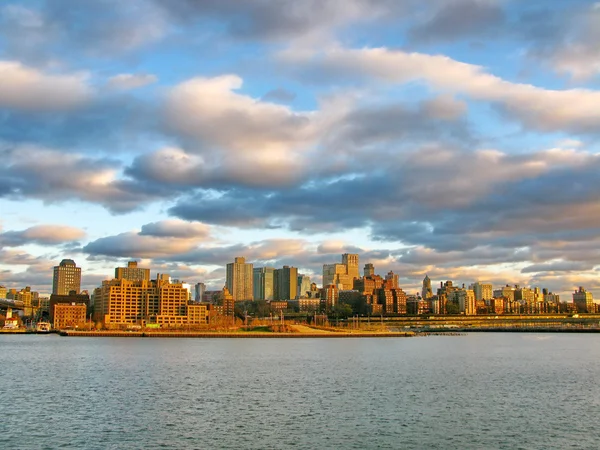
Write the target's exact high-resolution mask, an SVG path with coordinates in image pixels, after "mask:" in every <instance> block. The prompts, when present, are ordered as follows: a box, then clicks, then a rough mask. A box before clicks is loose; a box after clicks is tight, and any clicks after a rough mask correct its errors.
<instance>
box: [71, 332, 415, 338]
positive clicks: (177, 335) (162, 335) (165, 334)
mask: <svg viewBox="0 0 600 450" xmlns="http://www.w3.org/2000/svg"><path fill="white" fill-rule="evenodd" d="M60 335H61V336H66V337H128V338H129V337H132V338H133V337H138V338H140V337H144V338H226V339H253V338H261V339H264V338H361V337H362V338H380V337H385V338H398V337H413V336H416V335H417V333H415V332H413V331H403V332H355V333H351V332H323V331H321V330H315V331H314V332H300V333H298V332H296V333H294V332H290V333H268V332H267V333H265V332H243V331H232V332H219V331H214V332H211V331H205V332H195V331H189V332H188V331H72V330H67V331H61V332H60Z"/></svg>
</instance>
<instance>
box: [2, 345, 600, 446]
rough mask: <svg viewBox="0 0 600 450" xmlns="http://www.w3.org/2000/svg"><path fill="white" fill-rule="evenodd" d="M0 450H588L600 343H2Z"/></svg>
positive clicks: (598, 405)
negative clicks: (580, 449) (585, 449)
mask: <svg viewBox="0 0 600 450" xmlns="http://www.w3.org/2000/svg"><path fill="white" fill-rule="evenodd" d="M0 350H1V353H2V359H1V360H0V448H6V449H55V448H72V449H155V448H173V449H212V448H231V449H234V448H240V449H246V448H247V449H287V448H295V449H353V448H355V449H370V448H373V449H384V448H392V449H467V448H468V449H471V448H472V449H488V448H499V449H519V448H520V449H568V448H573V449H575V448H589V449H593V448H598V447H599V446H600V438H599V436H600V432H599V431H598V427H599V425H598V419H599V417H600V387H599V382H598V375H599V374H600V335H590V334H582V335H577V334H530V333H523V334H518V333H506V334H503V333H481V334H476V333H473V334H469V335H466V336H453V337H443V336H429V337H419V338H363V339H168V338H164V339H154V338H145V339H144V338H66V337H59V336H56V335H47V336H36V335H25V336H20V335H3V336H0Z"/></svg>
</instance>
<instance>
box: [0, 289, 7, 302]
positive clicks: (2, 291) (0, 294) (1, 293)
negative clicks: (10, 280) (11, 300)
mask: <svg viewBox="0 0 600 450" xmlns="http://www.w3.org/2000/svg"><path fill="white" fill-rule="evenodd" d="M7 293H8V289H6V287H4V286H0V299H5V298H6V294H7Z"/></svg>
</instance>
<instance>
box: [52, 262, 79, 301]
mask: <svg viewBox="0 0 600 450" xmlns="http://www.w3.org/2000/svg"><path fill="white" fill-rule="evenodd" d="M71 291H75V293H76V294H79V291H81V268H80V267H77V265H76V264H75V261H73V260H72V259H63V260H62V261H61V262H60V264H59V265H58V266H54V276H53V278H52V293H53V294H58V295H68V294H69V292H71Z"/></svg>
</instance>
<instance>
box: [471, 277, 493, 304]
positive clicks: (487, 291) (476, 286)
mask: <svg viewBox="0 0 600 450" xmlns="http://www.w3.org/2000/svg"><path fill="white" fill-rule="evenodd" d="M469 289H472V290H473V292H475V300H485V301H488V300H491V299H493V298H494V288H493V287H492V285H491V284H489V283H480V282H479V281H476V282H475V283H473V284H472V285H471V286H469Z"/></svg>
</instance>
